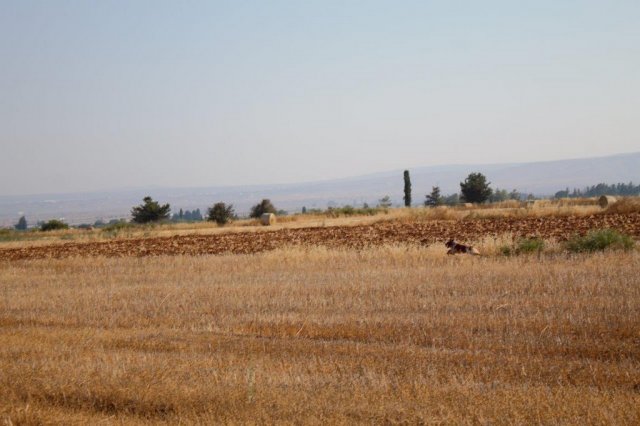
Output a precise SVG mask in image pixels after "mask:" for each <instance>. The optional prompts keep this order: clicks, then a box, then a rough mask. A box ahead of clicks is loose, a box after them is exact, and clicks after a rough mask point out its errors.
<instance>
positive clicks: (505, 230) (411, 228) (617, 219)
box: [0, 213, 640, 261]
mask: <svg viewBox="0 0 640 426" xmlns="http://www.w3.org/2000/svg"><path fill="white" fill-rule="evenodd" d="M602 228H612V229H617V230H619V231H621V232H624V233H626V234H629V235H632V236H633V237H635V238H638V237H640V214H638V213H632V214H627V215H621V214H611V215H591V216H584V217H578V216H556V217H544V218H530V217H528V218H513V217H509V218H487V219H466V220H460V221H446V220H434V221H427V222H405V221H381V222H378V223H374V224H370V225H361V226H344V227H319V228H300V229H282V230H277V231H267V232H242V233H228V234H218V235H186V236H172V237H157V238H140V239H125V240H111V241H103V242H88V243H87V242H68V243H65V244H58V245H49V246H36V247H23V248H9V249H0V261H7V260H8V261H11V260H21V259H42V258H66V257H93V256H106V257H145V256H160V255H171V256H174V255H186V256H197V255H206V254H213V255H220V254H227V253H230V254H252V253H259V252H263V251H269V250H274V249H278V248H283V247H287V246H325V247H329V248H349V249H364V248H367V247H372V246H380V245H384V244H418V245H429V244H434V243H439V242H444V241H446V240H447V239H449V238H455V239H457V240H461V241H474V240H478V239H480V238H486V237H489V238H491V237H498V236H500V235H505V234H510V235H512V236H513V237H514V238H520V237H540V238H554V239H556V240H561V241H562V240H566V239H568V238H570V237H571V236H573V235H576V234H585V233H586V232H588V231H589V230H593V229H602Z"/></svg>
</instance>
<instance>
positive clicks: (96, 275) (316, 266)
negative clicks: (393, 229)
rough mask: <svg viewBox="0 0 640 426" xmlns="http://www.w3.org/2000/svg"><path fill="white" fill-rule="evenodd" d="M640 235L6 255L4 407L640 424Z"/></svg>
mask: <svg viewBox="0 0 640 426" xmlns="http://www.w3.org/2000/svg"><path fill="white" fill-rule="evenodd" d="M638 271H640V253H638V251H634V250H632V251H627V252H605V253H599V254H589V255H569V254H566V253H562V254H557V253H556V254H553V255H543V256H518V257H463V256H446V255H445V254H444V246H442V247H441V246H440V245H437V246H435V245H434V246H430V247H425V246H424V245H418V244H414V245H382V246H374V247H369V248H362V249H359V250H355V249H351V248H345V247H333V248H327V247H310V246H297V247H289V248H284V249H275V250H273V251H268V252H263V253H255V254H240V255H237V254H236V255H234V254H227V255H218V256H215V255H201V256H184V255H174V256H166V255H161V256H155V257H104V256H95V257H74V258H64V259H35V260H13V261H6V260H5V261H3V262H2V263H0V289H1V290H0V342H1V344H0V422H2V423H4V424H98V423H100V424H158V423H165V424H176V423H183V424H193V423H198V424H221V423H222V424H229V423H231V424H246V423H251V424H254V423H276V422H277V423H296V424H357V423H366V424H380V423H383V424H394V423H407V424H532V423H534V424H536V423H537V424H540V423H542V424H638V423H640V277H639V274H638Z"/></svg>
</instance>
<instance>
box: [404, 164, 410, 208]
mask: <svg viewBox="0 0 640 426" xmlns="http://www.w3.org/2000/svg"><path fill="white" fill-rule="evenodd" d="M404 205H405V207H411V178H409V170H405V171H404Z"/></svg>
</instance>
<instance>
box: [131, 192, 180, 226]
mask: <svg viewBox="0 0 640 426" xmlns="http://www.w3.org/2000/svg"><path fill="white" fill-rule="evenodd" d="M142 201H144V203H143V204H141V205H139V206H136V207H134V208H132V209H131V216H132V217H133V222H135V223H149V222H158V221H160V220H167V219H169V214H170V212H171V207H170V206H169V204H165V205H162V206H161V205H160V204H158V202H157V201H153V200H152V199H151V197H149V196H147V197H144V198H143V199H142Z"/></svg>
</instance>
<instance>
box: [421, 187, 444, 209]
mask: <svg viewBox="0 0 640 426" xmlns="http://www.w3.org/2000/svg"><path fill="white" fill-rule="evenodd" d="M442 204H444V199H443V198H442V195H440V187H439V186H432V187H431V194H428V195H427V198H426V200H424V205H425V206H427V207H436V206H440V205H442Z"/></svg>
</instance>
